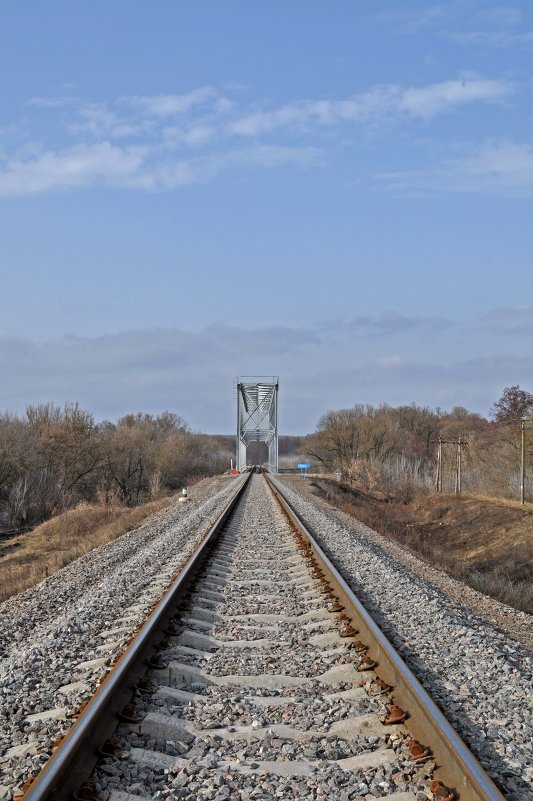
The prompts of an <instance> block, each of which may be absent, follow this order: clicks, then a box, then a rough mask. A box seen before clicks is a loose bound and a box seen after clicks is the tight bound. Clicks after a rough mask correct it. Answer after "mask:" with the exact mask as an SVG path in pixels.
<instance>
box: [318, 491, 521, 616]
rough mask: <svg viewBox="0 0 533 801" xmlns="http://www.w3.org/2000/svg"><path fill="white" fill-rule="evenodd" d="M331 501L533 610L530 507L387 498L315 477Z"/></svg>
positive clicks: (465, 499) (473, 583) (464, 498)
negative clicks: (388, 500)
mask: <svg viewBox="0 0 533 801" xmlns="http://www.w3.org/2000/svg"><path fill="white" fill-rule="evenodd" d="M314 484H315V487H316V489H317V490H318V492H319V493H320V494H321V495H322V496H323V497H324V498H325V499H326V500H327V501H328V502H329V503H331V504H332V505H333V506H336V507H337V508H339V509H341V510H342V511H344V512H347V513H348V514H350V515H352V516H353V517H355V518H357V519H358V520H361V521H362V522H363V523H366V524H367V525H368V526H370V527H371V528H373V529H375V530H376V531H379V532H380V533H381V534H383V535H385V536H386V537H388V538H389V539H393V540H395V541H397V542H399V543H400V544H401V545H403V546H404V547H407V548H408V549H409V550H411V551H413V552H414V553H416V554H417V555H418V556H421V557H422V558H423V559H425V560H426V561H427V562H429V563H430V564H433V565H435V566H437V567H439V568H441V569H443V570H445V571H446V572H447V573H449V574H450V575H451V576H453V577H454V578H457V579H459V580H461V581H463V582H464V583H465V584H468V585H469V586H470V587H473V588H474V589H476V590H479V591H480V592H483V593H485V594H486V595H490V596H492V597H493V598H496V599H497V600H499V601H502V602H503V603H506V604H508V605H509V606H513V607H514V608H515V609H520V610H521V611H524V612H529V613H533V581H532V578H533V576H532V564H533V539H532V537H531V532H532V531H533V506H532V505H531V504H527V506H526V507H522V506H520V504H517V503H515V502H513V501H506V500H504V501H500V500H495V499H489V498H485V497H483V496H473V495H472V496H468V495H461V496H459V497H457V496H454V495H436V494H434V493H432V494H429V495H426V496H425V497H419V498H417V499H416V500H414V501H412V502H410V503H390V502H386V501H383V500H382V499H379V498H375V497H372V496H371V495H365V494H363V493H359V492H357V491H355V490H353V489H351V488H350V487H347V486H346V485H340V484H338V483H337V482H334V481H330V480H320V481H315V482H314Z"/></svg>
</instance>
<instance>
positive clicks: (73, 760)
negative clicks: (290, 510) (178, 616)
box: [23, 473, 252, 801]
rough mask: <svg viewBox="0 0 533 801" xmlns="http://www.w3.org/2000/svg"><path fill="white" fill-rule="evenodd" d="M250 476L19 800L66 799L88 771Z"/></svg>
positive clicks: (64, 800) (113, 727)
mask: <svg viewBox="0 0 533 801" xmlns="http://www.w3.org/2000/svg"><path fill="white" fill-rule="evenodd" d="M251 475H252V473H249V474H248V476H247V478H246V479H245V481H244V482H243V484H242V486H241V488H240V489H239V490H238V491H237V492H236V494H235V495H234V496H233V498H232V499H231V501H230V502H229V503H228V504H227V506H226V507H225V509H224V510H223V511H222V513H221V514H220V515H219V517H218V518H217V520H216V521H215V522H214V524H213V525H212V526H211V528H210V529H209V531H208V533H207V534H206V535H205V537H204V538H203V539H202V540H201V542H200V543H199V544H198V545H197V547H196V548H195V550H194V551H193V553H192V554H191V555H190V556H189V558H188V559H187V561H186V562H185V564H184V565H183V567H182V568H181V570H180V572H179V573H178V575H177V576H176V578H175V579H174V581H173V582H172V584H171V585H170V586H169V588H168V589H167V590H166V592H165V593H164V594H163V596H162V597H161V599H160V600H159V602H158V603H157V605H156V606H155V607H154V609H153V611H152V612H151V614H150V616H149V617H148V618H147V620H146V621H145V623H144V624H143V625H142V627H141V628H140V630H139V632H138V634H137V635H136V636H135V638H134V639H133V640H132V641H131V643H130V644H129V645H128V646H127V648H126V650H125V651H124V652H123V654H122V656H121V657H120V659H119V660H118V662H117V664H116V666H115V667H114V668H113V670H112V671H111V672H110V673H108V674H107V676H105V678H104V679H103V681H102V683H101V684H100V687H99V689H98V691H97V692H96V693H95V695H94V696H93V697H92V698H91V700H90V701H89V703H88V704H87V706H86V707H85V709H84V710H83V713H82V714H81V715H80V717H79V718H78V719H77V721H76V722H75V723H74V724H73V725H72V726H71V727H70V729H69V730H68V732H67V734H66V736H65V739H64V740H63V742H62V743H61V745H60V746H59V748H58V749H57V750H56V751H55V752H54V754H53V755H52V756H51V757H50V759H49V760H48V762H46V764H45V765H44V767H43V769H42V770H41V772H40V773H39V775H38V776H37V778H36V779H35V781H34V782H33V784H32V785H31V787H30V788H29V790H27V791H26V793H25V794H24V797H23V801H67V799H68V801H71V799H72V794H73V793H74V792H75V791H76V790H77V789H78V788H79V787H80V785H81V784H82V783H83V782H84V781H85V780H86V779H87V778H88V777H89V776H90V775H91V773H92V771H93V768H94V766H95V764H96V761H97V759H98V749H99V748H101V746H102V745H103V744H104V743H105V741H106V740H108V739H109V737H110V736H111V734H112V733H113V732H114V730H115V729H116V727H117V725H118V722H119V718H118V715H119V713H120V712H121V711H122V709H123V708H124V706H125V705H126V704H127V703H128V702H129V701H131V698H132V696H133V693H134V690H135V685H136V684H137V682H138V681H139V679H140V678H141V677H142V676H143V675H144V674H145V673H146V671H147V670H148V667H147V664H146V663H147V661H148V660H149V659H150V657H151V656H152V655H153V654H154V652H155V651H156V649H157V646H158V644H159V643H160V642H161V640H162V639H163V637H164V630H165V628H166V627H167V626H168V623H169V621H170V619H171V618H172V617H173V615H174V614H175V613H176V610H177V608H178V606H179V604H180V603H181V600H182V598H183V596H184V594H185V592H186V591H187V589H188V588H189V586H190V584H191V582H192V581H193V580H194V578H195V576H196V575H197V573H198V570H199V569H200V568H201V566H202V565H203V564H204V562H205V560H206V558H207V556H208V554H209V552H210V551H211V548H212V546H213V544H214V543H215V541H216V539H217V537H218V535H219V534H220V532H221V530H222V529H223V527H224V525H225V524H226V522H227V520H228V518H229V517H230V515H231V513H232V512H233V510H234V508H235V506H236V505H237V503H238V502H239V500H240V499H241V497H242V495H243V493H244V490H245V488H246V486H247V485H248V482H249V480H250V476H251Z"/></svg>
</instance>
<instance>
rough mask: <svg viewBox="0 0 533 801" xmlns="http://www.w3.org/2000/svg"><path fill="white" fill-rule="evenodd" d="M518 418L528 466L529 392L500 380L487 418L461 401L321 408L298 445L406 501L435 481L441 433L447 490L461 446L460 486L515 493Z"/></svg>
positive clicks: (531, 451)
mask: <svg viewBox="0 0 533 801" xmlns="http://www.w3.org/2000/svg"><path fill="white" fill-rule="evenodd" d="M522 423H524V424H525V426H524V428H525V430H526V460H527V462H528V463H529V465H530V466H531V467H530V468H529V470H528V474H531V469H532V468H533V436H532V432H531V430H530V429H531V428H533V394H531V393H529V392H527V391H526V390H523V389H521V388H520V387H519V386H513V387H506V388H505V389H504V391H503V393H502V395H501V397H500V398H499V399H498V400H497V401H496V402H495V403H494V405H493V407H492V409H491V412H490V417H489V418H485V417H483V416H482V415H480V414H477V413H474V412H470V411H468V410H467V409H465V408H463V407H455V408H454V409H452V410H451V411H449V412H448V411H443V410H441V409H435V410H433V409H429V408H427V407H422V406H417V405H416V404H412V405H410V406H398V407H392V406H388V405H386V404H383V405H381V406H371V405H365V404H356V405H354V406H353V407H351V408H349V409H339V410H336V411H330V412H327V413H326V414H325V415H323V417H322V418H321V419H320V421H319V423H318V425H317V428H316V431H315V432H314V433H313V434H311V435H309V436H308V437H307V438H306V439H305V441H304V445H303V450H304V453H306V454H307V456H308V457H309V458H310V459H311V460H312V461H313V466H314V468H315V469H316V468H317V467H318V469H323V470H325V471H328V472H338V473H340V475H341V478H342V480H345V481H348V482H350V483H352V484H355V485H358V486H359V487H360V488H361V489H362V490H363V491H377V492H384V493H385V494H387V495H389V496H391V497H392V496H394V497H396V498H398V499H403V500H410V499H411V497H412V496H413V495H414V494H416V492H417V491H419V490H420V489H423V488H425V489H429V488H431V487H432V486H435V482H436V470H437V455H438V448H437V443H438V439H439V437H442V439H443V440H444V445H443V448H442V456H443V459H442V466H441V469H442V472H443V477H444V481H443V489H444V491H445V492H446V491H453V487H454V475H455V469H456V460H457V446H456V443H457V442H458V441H459V437H460V438H461V442H463V443H466V444H465V445H464V446H463V447H462V451H461V456H462V464H463V476H464V484H463V485H464V488H465V489H468V490H469V491H471V492H478V493H481V494H488V495H497V496H503V497H516V496H517V493H518V491H519V484H520V453H519V452H520V437H521V432H520V428H521V425H522Z"/></svg>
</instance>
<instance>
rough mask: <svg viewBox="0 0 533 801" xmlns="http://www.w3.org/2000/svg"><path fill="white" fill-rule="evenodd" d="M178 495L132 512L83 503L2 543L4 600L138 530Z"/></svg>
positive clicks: (0, 593)
mask: <svg viewBox="0 0 533 801" xmlns="http://www.w3.org/2000/svg"><path fill="white" fill-rule="evenodd" d="M173 497H174V496H170V497H166V498H161V499H159V500H156V501H150V502H149V503H145V504H143V505H142V506H136V507H134V508H133V509H128V508H126V507H124V506H102V505H95V504H86V503H84V504H80V505H79V506H77V507H76V508H75V509H70V510H69V511H68V512H64V513H63V514H60V515H57V517H53V518H52V519H51V520H48V521H47V522H46V523H43V524H42V525H40V526H38V527H37V528H35V529H34V530H33V531H32V532H30V533H29V534H22V535H19V536H18V537H14V538H12V539H8V540H5V541H4V542H1V543H0V601H3V600H5V599H6V598H9V597H10V596H12V595H15V594H16V593H18V592H21V591H22V590H25V589H27V588H28V587H31V586H33V585H34V584H37V583H38V582H39V581H42V579H44V578H46V577H47V576H50V575H52V574H53V573H55V572H56V571H57V570H59V569H60V568H62V567H64V566H65V565H67V564H69V562H72V561H73V560H74V559H77V558H78V556H82V555H83V554H85V553H88V552H89V551H91V550H92V549H93V548H96V547H97V546H98V545H103V544H105V543H106V542H111V541H112V540H115V539H116V538H117V537H120V536H121V535H122V534H125V533H126V532H127V531H130V530H131V529H133V528H135V527H136V526H138V525H139V523H141V522H142V521H143V520H144V519H145V518H146V517H148V516H149V515H151V514H153V513H154V512H158V511H159V510H161V509H165V508H166V507H167V506H168V505H169V504H170V503H171V502H172V500H173Z"/></svg>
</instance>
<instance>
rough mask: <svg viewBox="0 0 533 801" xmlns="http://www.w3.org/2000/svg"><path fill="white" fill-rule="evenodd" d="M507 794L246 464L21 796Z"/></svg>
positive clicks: (462, 798)
mask: <svg viewBox="0 0 533 801" xmlns="http://www.w3.org/2000/svg"><path fill="white" fill-rule="evenodd" d="M369 795H372V796H376V797H383V798H388V799H389V801H417V799H421V798H422V797H427V798H432V797H433V798H435V799H438V800H439V801H445V800H446V799H453V798H456V799H458V800H459V801H502V800H503V796H502V794H501V793H500V792H499V790H498V789H497V788H496V786H495V785H494V784H493V783H492V781H491V780H490V778H489V777H488V775H487V774H486V773H485V772H484V770H483V769H482V767H481V766H480V764H479V763H478V762H477V760H476V759H475V757H474V756H473V755H472V754H471V753H470V751H469V750H468V749H467V747H466V746H465V745H464V743H463V742H462V741H461V739H460V738H459V737H458V735H457V734H456V733H455V731H454V730H453V728H452V727H451V726H450V724H449V723H448V722H447V721H446V719H445V718H444V716H443V715H442V713H441V712H440V710H439V709H438V708H437V707H436V705H435V704H434V703H433V701H432V700H431V699H430V698H429V696H428V695H427V693H426V692H425V690H424V689H423V688H422V687H421V685H420V684H419V682H418V681H417V679H416V678H415V677H414V675H413V674H412V673H411V671H410V670H409V668H408V667H407V666H406V665H405V663H404V662H403V660H402V659H401V658H400V657H399V655H398V654H397V653H396V652H395V650H394V649H393V647H392V645H391V644H390V642H389V641H388V640H387V639H386V638H385V637H384V635H383V634H382V632H381V631H380V629H379V628H378V627H377V625H376V624H375V623H374V621H373V620H372V619H371V617H370V616H369V615H368V613H367V612H366V610H365V609H364V608H363V606H362V605H361V603H360V602H359V601H358V599H357V598H356V597H355V595H354V594H353V592H352V590H351V589H350V587H349V586H348V585H347V584H346V582H345V581H344V580H343V578H342V577H341V576H340V575H339V573H338V572H337V570H336V569H335V567H334V566H333V565H332V564H331V562H330V561H329V559H328V558H327V556H326V555H325V554H324V553H323V551H322V550H321V548H320V547H319V546H318V545H317V543H316V542H315V540H314V539H313V537H312V536H311V534H310V533H309V532H308V531H307V529H306V528H305V526H304V525H303V523H302V522H301V520H300V519H299V518H298V516H297V515H296V513H295V511H294V510H293V509H292V507H291V505H290V504H289V502H288V501H287V499H286V498H285V497H284V496H283V494H282V492H281V491H280V489H279V487H278V486H274V485H273V484H272V482H271V481H270V480H269V478H268V476H267V475H264V476H261V475H258V474H257V473H251V474H250V476H249V478H248V480H247V481H246V482H245V483H244V484H243V486H242V489H241V491H240V492H239V493H238V495H236V496H235V497H234V498H233V499H232V501H231V502H230V503H229V504H228V506H227V507H226V509H225V510H224V511H223V513H222V514H221V515H220V517H219V519H218V520H217V521H216V522H215V524H214V525H213V526H212V528H211V529H210V531H209V532H208V533H207V534H206V536H205V537H204V539H203V540H202V542H201V543H200V545H199V546H198V548H197V549H196V551H195V552H194V553H193V554H192V555H191V557H190V558H189V560H188V561H187V562H186V564H185V565H184V566H183V568H182V570H181V571H180V573H179V574H178V575H177V576H176V577H175V579H174V581H173V582H172V584H171V586H170V587H169V588H168V590H167V591H166V593H165V594H164V595H163V596H162V598H161V599H160V600H159V602H158V603H157V604H156V605H155V607H154V609H153V611H152V613H151V615H150V616H149V618H148V619H147V620H146V622H145V623H144V625H143V626H142V627H141V629H140V630H139V632H138V633H137V635H136V636H135V637H134V639H133V640H132V641H131V642H130V644H129V645H128V646H127V648H126V649H125V651H124V652H123V653H122V655H121V656H120V657H119V659H118V661H117V663H116V665H115V667H114V668H113V670H112V671H111V672H110V673H109V674H108V676H107V677H106V679H105V680H104V681H103V682H102V684H101V686H100V688H99V690H98V692H97V693H96V694H95V696H94V697H93V698H92V699H91V700H90V702H89V703H88V704H87V706H86V707H85V708H84V709H83V710H80V712H79V714H78V716H77V719H76V720H75V722H74V724H73V726H72V727H71V729H70V730H69V731H68V733H67V735H66V736H65V738H64V739H63V741H62V742H60V743H58V744H57V748H56V749H55V751H54V753H53V755H52V756H51V758H50V759H49V760H48V762H47V763H46V764H45V766H44V768H43V770H42V771H41V773H40V774H38V776H37V777H36V778H34V779H32V780H31V782H29V783H28V785H27V787H26V788H25V790H24V792H23V794H21V795H20V796H19V798H23V800H24V801H45V800H47V799H49V800H50V801H66V799H71V798H75V799H78V800H79V801H92V799H109V801H133V799H134V798H137V799H139V798H141V799H142V798H144V799H146V801H148V799H152V798H168V799H174V798H176V799H177V798H184V799H196V798H199V799H201V798H205V799H214V800H215V801H224V799H230V798H242V799H255V798H259V799H261V798H265V799H271V798H322V799H326V800H327V799H332V800H333V799H335V801H337V799H364V798H365V797H366V796H369Z"/></svg>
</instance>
